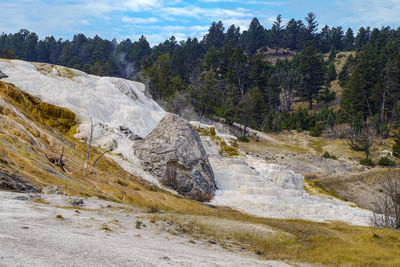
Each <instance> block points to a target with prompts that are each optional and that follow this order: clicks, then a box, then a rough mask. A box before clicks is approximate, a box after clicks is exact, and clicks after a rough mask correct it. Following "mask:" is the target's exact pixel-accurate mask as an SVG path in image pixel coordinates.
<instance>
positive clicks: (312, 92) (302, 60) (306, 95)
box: [295, 45, 326, 109]
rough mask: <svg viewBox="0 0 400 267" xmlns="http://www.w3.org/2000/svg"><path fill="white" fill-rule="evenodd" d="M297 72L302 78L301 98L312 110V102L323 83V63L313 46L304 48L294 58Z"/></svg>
mask: <svg viewBox="0 0 400 267" xmlns="http://www.w3.org/2000/svg"><path fill="white" fill-rule="evenodd" d="M295 61H296V64H297V71H298V73H299V74H300V75H301V78H302V88H301V89H300V92H299V93H300V95H301V97H302V98H303V99H304V100H306V101H308V102H309V107H310V109H312V108H313V100H314V99H315V97H317V96H318V93H319V91H320V90H321V88H322V85H324V82H325V79H324V78H325V72H326V70H325V68H326V67H325V63H324V61H323V58H322V57H321V56H320V55H318V53H317V50H316V49H315V47H314V46H313V45H309V46H307V47H306V48H304V49H303V50H302V51H301V52H300V54H299V55H298V57H297V58H296V60H295Z"/></svg>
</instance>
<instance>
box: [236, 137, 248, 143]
mask: <svg viewBox="0 0 400 267" xmlns="http://www.w3.org/2000/svg"><path fill="white" fill-rule="evenodd" d="M238 141H240V142H245V143H248V142H249V138H247V137H246V136H240V137H239V138H238Z"/></svg>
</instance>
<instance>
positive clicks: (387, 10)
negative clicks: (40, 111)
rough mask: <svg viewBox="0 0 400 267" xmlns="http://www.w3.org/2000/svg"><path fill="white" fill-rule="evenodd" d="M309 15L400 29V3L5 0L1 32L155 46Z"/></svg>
mask: <svg viewBox="0 0 400 267" xmlns="http://www.w3.org/2000/svg"><path fill="white" fill-rule="evenodd" d="M310 11H312V12H314V14H316V16H317V21H318V23H319V25H320V27H323V26H324V25H328V26H330V27H332V26H339V25H340V26H343V28H345V29H347V28H348V27H351V28H352V29H353V30H354V31H355V32H357V30H358V29H359V28H360V26H371V27H378V28H380V27H382V26H390V27H395V28H397V27H399V26H400V0H270V1H261V0H195V1H188V0H171V1H166V0H119V1H118V0H81V1H76V0H68V1H61V0H53V1H51V0H25V1H22V0H0V32H4V33H15V32H17V31H19V29H21V28H24V29H28V30H30V31H33V32H36V33H37V34H38V35H39V38H40V39H43V38H44V37H46V36H50V35H53V36H54V37H56V38H63V39H72V37H73V36H74V34H77V33H83V34H85V35H87V36H90V37H93V36H95V35H96V34H97V35H99V36H100V37H102V38H105V39H109V40H111V39H113V38H116V39H117V41H122V40H124V39H127V38H130V39H131V40H137V39H138V38H139V37H140V36H141V35H145V36H146V38H147V40H148V41H149V43H150V44H151V45H155V44H158V43H160V42H163V41H164V40H166V39H168V38H169V37H171V36H172V35H174V36H175V37H176V38H177V39H178V40H182V39H186V38H187V37H189V36H190V37H198V38H201V37H202V36H203V35H204V34H205V33H207V30H208V28H209V27H210V25H211V23H212V22H213V21H219V20H222V21H223V23H224V26H225V28H228V27H229V26H230V25H232V24H235V25H236V26H240V29H241V30H246V29H247V27H248V25H249V24H250V22H251V20H252V19H253V18H254V17H257V18H258V19H259V21H260V22H261V24H262V25H263V26H264V27H266V28H270V27H271V25H272V23H273V22H274V20H275V18H276V16H277V15H278V14H281V15H282V18H283V19H284V21H285V22H287V21H288V20H289V19H291V18H295V19H296V20H299V19H301V20H304V17H305V16H306V15H307V13H308V12H310Z"/></svg>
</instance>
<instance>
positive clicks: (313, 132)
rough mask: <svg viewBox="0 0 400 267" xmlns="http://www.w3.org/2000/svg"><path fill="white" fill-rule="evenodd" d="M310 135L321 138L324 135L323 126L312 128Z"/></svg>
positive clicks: (317, 125)
mask: <svg viewBox="0 0 400 267" xmlns="http://www.w3.org/2000/svg"><path fill="white" fill-rule="evenodd" d="M310 135H311V136H313V137H319V136H321V135H322V126H321V125H319V124H316V125H315V126H314V127H312V128H311V130H310Z"/></svg>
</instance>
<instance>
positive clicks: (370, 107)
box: [0, 13, 400, 136]
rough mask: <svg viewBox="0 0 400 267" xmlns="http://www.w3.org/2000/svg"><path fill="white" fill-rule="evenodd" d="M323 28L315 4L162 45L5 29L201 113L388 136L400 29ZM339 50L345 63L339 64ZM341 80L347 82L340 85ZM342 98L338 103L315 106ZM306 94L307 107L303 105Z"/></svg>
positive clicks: (215, 26)
mask: <svg viewBox="0 0 400 267" xmlns="http://www.w3.org/2000/svg"><path fill="white" fill-rule="evenodd" d="M318 28H319V27H318V22H317V20H316V17H315V15H314V14H313V13H309V14H308V15H307V16H306V18H305V19H304V21H302V20H295V19H291V20H289V21H288V23H287V24H286V25H284V24H283V22H282V19H281V16H280V15H279V16H278V17H277V18H276V21H275V22H274V23H273V25H272V26H271V27H268V28H265V27H264V26H262V25H261V24H260V22H259V21H258V20H257V18H254V19H253V20H252V22H251V24H250V25H249V28H248V30H246V31H243V32H242V31H240V29H239V28H238V27H236V26H235V25H231V26H229V27H228V28H227V29H225V27H224V25H223V22H221V21H220V22H218V23H216V22H214V23H212V25H211V27H210V28H209V30H208V33H207V34H206V35H205V36H204V37H203V38H202V39H201V40H198V39H197V38H188V39H187V40H186V41H181V42H178V41H177V40H176V39H175V37H173V36H172V37H171V38H169V39H168V40H166V41H164V42H163V43H160V44H158V45H156V46H154V47H150V45H149V43H148V41H147V40H146V38H145V37H144V36H142V37H141V38H140V39H139V40H137V41H134V42H132V41H131V40H129V39H127V40H124V41H121V42H120V43H118V42H117V41H116V40H115V39H114V40H112V41H109V40H104V39H102V38H100V37H99V36H95V37H94V38H88V37H86V36H85V35H83V34H77V35H75V36H74V38H73V39H72V40H71V41H69V40H62V39H58V40H56V39H55V38H54V37H52V36H50V37H46V38H45V39H43V40H39V39H38V36H37V35H36V34H35V33H33V32H29V31H28V30H21V31H20V32H18V33H15V34H4V33H3V34H2V35H1V36H0V52H1V54H0V56H1V57H3V58H18V59H24V60H28V61H39V62H47V63H52V64H59V65H64V66H68V67H73V68H76V69H80V70H83V71H85V72H87V73H92V74H97V75H103V76H118V77H124V78H129V79H140V80H141V81H143V82H145V83H146V84H147V85H148V88H149V90H150V93H151V94H152V95H153V97H154V98H155V99H156V100H158V101H160V102H163V103H166V105H167V108H168V109H169V110H170V111H172V112H176V113H178V114H179V113H180V112H182V110H183V109H185V108H186V107H188V106H193V107H194V108H195V109H196V111H197V112H198V113H199V114H200V115H201V116H203V115H205V116H208V117H214V116H218V117H221V118H224V119H225V120H226V121H227V122H228V123H230V122H233V121H235V122H239V123H242V124H245V125H246V126H251V127H253V128H257V129H262V130H266V131H268V130H269V131H279V130H281V129H297V130H311V134H312V135H320V134H321V132H322V131H323V130H324V129H326V130H330V129H333V128H334V126H335V125H336V124H341V123H348V125H350V126H351V129H352V130H353V131H352V132H353V134H355V133H361V132H363V130H365V129H366V128H368V129H373V130H374V132H375V133H376V134H383V135H385V136H388V135H389V133H390V130H391V129H392V128H393V127H396V126H397V124H398V122H397V121H398V117H399V114H398V113H399V112H400V109H399V108H398V107H399V105H398V101H399V100H400V85H399V83H400V29H391V28H390V27H385V28H382V29H376V28H374V29H371V28H370V27H366V28H363V27H361V28H360V29H358V32H357V33H356V34H355V33H354V32H353V30H352V29H350V28H349V29H347V30H345V29H343V28H342V27H341V26H338V27H333V28H330V27H328V26H325V27H323V28H322V29H321V30H320V31H319V30H318ZM346 51H356V53H348V52H346ZM340 58H343V60H344V58H346V62H345V64H344V66H341V68H340V71H339V69H336V68H337V64H335V63H337V61H338V60H339V59H340ZM337 78H338V79H339V81H337ZM332 82H334V83H335V84H337V83H339V88H340V90H339V91H338V93H339V94H335V92H334V90H332ZM337 98H340V99H339V100H340V106H337V107H336V108H335V109H328V108H326V109H324V110H320V111H319V112H310V110H311V109H313V106H315V104H318V103H327V104H326V106H328V103H331V102H332V101H336V102H338V101H337V100H335V99H337ZM299 103H303V104H304V105H298V104H299ZM305 103H307V110H306V109H299V108H297V107H298V106H302V107H305V106H306V105H305Z"/></svg>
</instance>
